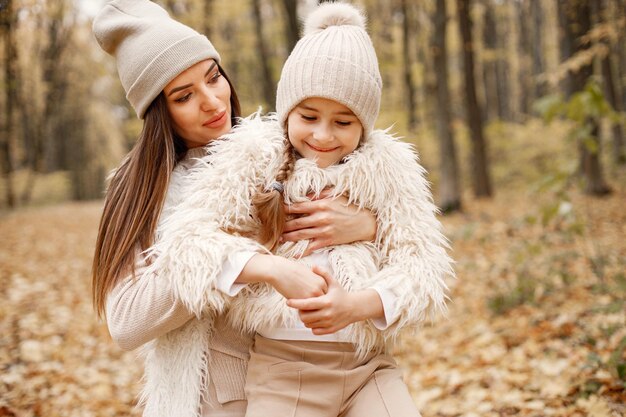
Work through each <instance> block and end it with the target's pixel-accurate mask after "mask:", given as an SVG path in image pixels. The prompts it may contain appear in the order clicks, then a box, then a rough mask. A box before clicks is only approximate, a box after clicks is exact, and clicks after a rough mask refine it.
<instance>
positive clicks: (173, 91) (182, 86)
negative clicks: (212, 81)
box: [167, 62, 217, 97]
mask: <svg viewBox="0 0 626 417" xmlns="http://www.w3.org/2000/svg"><path fill="white" fill-rule="evenodd" d="M216 65H217V64H216V63H215V62H213V64H211V66H210V67H209V69H208V70H207V72H206V73H205V74H204V76H205V77H206V76H207V75H209V74H210V73H211V71H213V68H215V66H216ZM192 85H193V84H185V85H181V86H180V87H174V88H172V91H170V92H169V93H167V96H168V97H169V96H171V95H172V94H174V93H175V92H177V91H180V90H184V89H185V88H189V87H191V86H192Z"/></svg>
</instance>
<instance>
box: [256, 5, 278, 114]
mask: <svg viewBox="0 0 626 417" xmlns="http://www.w3.org/2000/svg"><path fill="white" fill-rule="evenodd" d="M252 10H253V14H254V32H255V35H256V46H257V50H258V53H259V58H260V65H261V73H262V74H263V82H262V87H263V101H265V103H266V105H267V107H268V108H267V109H266V111H273V110H274V109H275V108H276V83H275V82H274V77H273V75H272V69H271V67H270V54H269V51H268V49H267V45H266V44H265V38H264V37H263V18H262V16H261V4H260V0H252Z"/></svg>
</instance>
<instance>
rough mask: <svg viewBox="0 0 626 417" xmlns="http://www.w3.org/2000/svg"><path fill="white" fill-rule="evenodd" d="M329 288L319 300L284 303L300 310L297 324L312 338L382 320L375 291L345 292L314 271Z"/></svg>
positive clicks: (319, 272) (380, 303)
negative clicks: (303, 327) (309, 331)
mask: <svg viewBox="0 0 626 417" xmlns="http://www.w3.org/2000/svg"><path fill="white" fill-rule="evenodd" d="M313 272H315V273H316V274H318V275H320V276H322V277H323V278H324V279H325V280H326V283H327V284H328V292H327V293H326V294H324V295H322V296H320V297H315V298H308V299H304V300H294V299H290V300H287V305H288V306H289V307H292V308H296V309H298V310H300V313H299V314H300V320H302V323H304V325H305V326H306V327H308V328H310V329H311V330H312V331H313V334H315V335H325V334H331V333H335V332H338V331H339V330H341V329H343V328H345V327H346V326H348V325H350V324H352V323H356V322H358V321H362V320H367V319H370V318H379V317H384V314H385V313H384V309H383V303H382V301H381V299H380V296H379V295H378V293H377V292H376V291H375V290H370V289H368V290H362V291H356V292H348V291H346V290H345V289H344V288H343V287H342V286H341V285H340V284H339V283H338V282H337V280H335V279H334V278H333V277H332V276H331V275H330V274H329V273H328V272H326V271H324V270H322V269H320V268H317V267H313Z"/></svg>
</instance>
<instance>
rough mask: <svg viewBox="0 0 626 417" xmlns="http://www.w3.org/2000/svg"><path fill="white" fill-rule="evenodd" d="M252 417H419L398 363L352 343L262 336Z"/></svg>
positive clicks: (252, 368) (251, 379)
mask: <svg viewBox="0 0 626 417" xmlns="http://www.w3.org/2000/svg"><path fill="white" fill-rule="evenodd" d="M246 396H247V398H248V411H247V412H246V417H419V416H420V413H419V412H418V411H417V408H416V407H415V404H414V403H413V401H412V399H411V395H410V394H409V391H408V389H407V386H406V385H405V384H404V382H403V381H402V375H401V373H400V371H399V370H398V368H397V365H396V363H395V361H394V360H393V358H391V357H390V356H388V355H381V354H376V355H375V354H370V355H369V356H368V357H366V358H365V359H362V360H358V359H357V357H356V355H355V353H354V348H353V346H352V345H351V344H349V343H335V342H307V341H284V340H273V339H266V338H264V337H262V336H258V335H257V336H256V338H255V344H254V346H253V347H252V349H251V357H250V363H249V364H248V376H247V378H246Z"/></svg>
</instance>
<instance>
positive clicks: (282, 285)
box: [236, 254, 328, 299]
mask: <svg viewBox="0 0 626 417" xmlns="http://www.w3.org/2000/svg"><path fill="white" fill-rule="evenodd" d="M236 282H238V283H241V284H246V283H251V282H266V283H268V284H270V285H271V286H273V287H274V288H275V289H276V291H278V292H279V293H281V294H282V295H283V296H284V297H285V298H287V299H290V298H310V297H319V296H321V295H324V294H325V293H326V291H327V290H328V284H327V283H326V280H325V279H324V278H323V277H321V276H320V275H318V274H316V273H314V272H313V271H312V270H311V269H309V268H308V267H307V266H305V265H303V264H300V263H298V262H295V261H293V260H290V259H285V258H282V257H280V256H274V255H265V254H257V255H254V256H253V257H252V258H250V260H249V261H248V263H247V264H246V266H245V267H244V268H243V270H242V271H241V274H239V278H237V281H236Z"/></svg>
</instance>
